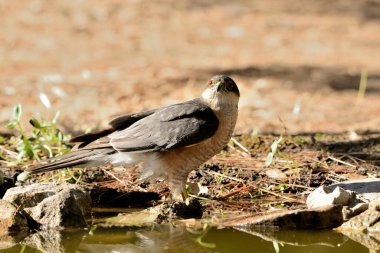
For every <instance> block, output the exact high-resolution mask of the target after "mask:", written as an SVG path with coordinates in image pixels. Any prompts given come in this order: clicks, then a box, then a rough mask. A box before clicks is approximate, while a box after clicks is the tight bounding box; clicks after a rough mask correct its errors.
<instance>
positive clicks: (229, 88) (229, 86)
mask: <svg viewBox="0 0 380 253" xmlns="http://www.w3.org/2000/svg"><path fill="white" fill-rule="evenodd" d="M233 89H234V84H233V83H227V90H229V91H232V90H233Z"/></svg>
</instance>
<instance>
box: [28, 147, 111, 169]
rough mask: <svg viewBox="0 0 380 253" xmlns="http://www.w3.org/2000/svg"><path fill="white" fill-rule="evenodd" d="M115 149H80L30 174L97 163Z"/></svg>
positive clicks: (55, 159)
mask: <svg viewBox="0 0 380 253" xmlns="http://www.w3.org/2000/svg"><path fill="white" fill-rule="evenodd" d="M115 152H117V151H115V150H114V149H113V148H102V149H93V150H90V149H86V150H83V149H80V150H76V151H74V152H71V153H68V154H66V155H63V156H60V157H57V158H54V159H52V160H50V161H49V163H47V164H43V165H38V166H36V167H34V168H31V169H29V170H28V172H29V173H30V174H38V173H42V172H48V171H53V170H59V169H63V168H69V167H74V166H81V165H85V164H89V163H92V162H96V161H102V160H106V156H107V155H111V154H114V153H115Z"/></svg>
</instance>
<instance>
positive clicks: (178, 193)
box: [169, 175, 188, 202]
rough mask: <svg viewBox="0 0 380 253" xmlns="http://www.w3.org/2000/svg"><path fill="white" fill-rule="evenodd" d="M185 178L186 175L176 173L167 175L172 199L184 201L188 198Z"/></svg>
mask: <svg viewBox="0 0 380 253" xmlns="http://www.w3.org/2000/svg"><path fill="white" fill-rule="evenodd" d="M186 179H187V175H186V176H184V175H176V176H175V177H174V176H173V177H169V187H170V191H171V195H172V199H173V200H174V201H180V202H181V201H185V200H186V199H187V198H188V194H187V192H186V189H185V186H186Z"/></svg>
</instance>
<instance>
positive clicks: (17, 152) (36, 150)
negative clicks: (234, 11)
mask: <svg viewBox="0 0 380 253" xmlns="http://www.w3.org/2000/svg"><path fill="white" fill-rule="evenodd" d="M59 116H60V113H59V112H57V113H56V114H55V116H54V117H53V119H51V120H46V119H44V118H43V117H40V118H39V119H37V118H35V117H32V118H31V119H30V120H29V123H30V124H31V125H32V127H33V128H32V130H31V131H25V126H23V125H22V123H21V117H22V107H21V105H20V104H18V105H16V106H15V107H14V109H13V114H12V118H11V120H10V122H9V123H8V125H7V127H8V128H9V129H14V130H16V134H15V136H12V137H11V138H10V139H5V138H4V137H0V144H2V145H6V146H7V147H8V148H10V149H11V152H8V155H4V154H2V155H1V154H0V156H1V158H2V159H3V160H5V161H6V163H7V164H8V165H9V166H12V165H17V164H25V163H28V162H30V161H31V160H37V161H40V160H41V159H43V158H52V157H55V156H57V155H62V154H65V153H67V152H69V151H70V149H71V146H69V145H67V144H65V143H66V142H67V141H68V140H69V139H70V136H69V135H67V134H63V133H62V132H61V131H60V130H59V129H58V128H57V122H58V120H59ZM9 154H12V155H9Z"/></svg>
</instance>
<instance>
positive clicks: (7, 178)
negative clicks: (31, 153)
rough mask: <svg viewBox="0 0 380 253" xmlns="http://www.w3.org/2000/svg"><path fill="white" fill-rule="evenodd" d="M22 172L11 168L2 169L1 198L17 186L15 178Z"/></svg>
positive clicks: (0, 175) (0, 180) (0, 174)
mask: <svg viewBox="0 0 380 253" xmlns="http://www.w3.org/2000/svg"><path fill="white" fill-rule="evenodd" d="M18 173H20V171H18V170H15V169H9V168H0V198H2V197H3V196H4V194H5V192H6V191H7V190H8V189H9V188H12V187H14V186H15V178H16V176H17V174H18Z"/></svg>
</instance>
